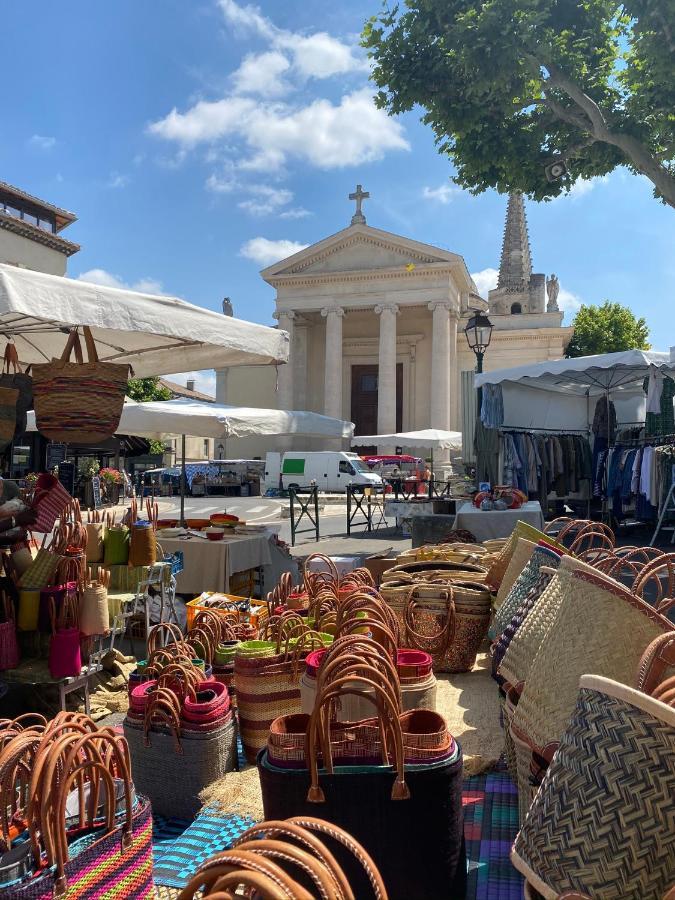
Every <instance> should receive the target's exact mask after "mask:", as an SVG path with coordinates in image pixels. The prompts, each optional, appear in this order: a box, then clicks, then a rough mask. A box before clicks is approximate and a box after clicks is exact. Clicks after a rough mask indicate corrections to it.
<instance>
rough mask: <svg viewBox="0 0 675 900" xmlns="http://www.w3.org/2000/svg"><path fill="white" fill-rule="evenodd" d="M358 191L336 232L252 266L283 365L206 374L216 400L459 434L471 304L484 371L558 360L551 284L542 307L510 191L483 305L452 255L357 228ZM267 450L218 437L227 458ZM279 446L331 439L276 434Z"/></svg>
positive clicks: (364, 430)
mask: <svg viewBox="0 0 675 900" xmlns="http://www.w3.org/2000/svg"><path fill="white" fill-rule="evenodd" d="M367 196H368V195H367V194H365V193H364V192H363V191H362V190H361V187H360V185H359V186H358V188H357V191H356V192H355V193H354V194H352V195H350V199H353V200H356V212H355V214H354V216H353V217H352V220H351V223H350V224H349V226H348V227H347V228H345V229H343V230H342V231H339V232H337V233H336V234H333V235H331V236H330V237H327V238H325V239H324V240H322V241H319V242H318V243H316V244H313V245H311V246H310V247H307V248H306V249H305V250H302V251H300V252H299V253H296V254H294V255H293V256H290V257H288V258H287V259H284V260H281V261H280V262H278V263H275V264H274V265H272V266H269V267H268V268H266V269H264V270H263V272H262V273H261V274H262V277H263V278H264V280H265V281H266V282H267V283H268V284H270V285H271V286H272V287H273V288H274V289H275V290H276V304H275V305H276V309H275V311H274V313H273V315H274V318H275V319H276V320H277V322H278V326H279V327H280V328H283V329H284V330H285V331H288V332H289V334H290V337H291V352H290V360H289V364H288V365H286V366H281V367H279V370H278V373H275V372H273V371H272V372H270V371H269V370H263V369H255V368H234V369H231V370H224V371H222V372H218V373H217V400H218V402H221V403H230V404H236V405H245V406H259V407H275V408H279V409H308V410H312V411H315V412H321V413H325V414H326V415H329V416H334V417H337V418H341V419H347V420H350V421H352V422H354V424H355V426H356V427H355V434H356V435H359V434H374V433H379V434H383V433H391V432H394V431H413V430H419V429H422V428H440V429H445V430H460V420H461V400H460V373H461V372H462V371H468V370H472V369H473V368H474V365H475V358H474V356H473V353H472V352H471V351H470V349H469V347H468V345H467V342H466V338H465V336H464V327H465V325H466V321H467V320H468V318H469V316H470V315H471V312H472V310H474V309H483V310H485V309H488V307H489V315H490V318H491V321H492V322H493V324H494V326H495V328H494V331H493V335H492V342H491V344H490V348H489V350H488V352H487V354H486V356H485V368H486V369H487V368H490V369H495V368H502V367H506V366H513V365H519V364H522V363H530V362H539V361H541V360H546V359H557V358H559V357H561V356H563V355H564V351H565V347H566V346H567V343H568V342H569V340H570V338H571V335H572V329H570V328H563V327H562V313H561V312H559V311H558V308H557V303H556V297H557V280H556V279H555V278H554V277H553V280H551V282H550V283H549V300H548V302H547V301H546V296H545V294H546V283H545V277H544V276H543V275H538V274H533V273H532V264H531V256H530V246H529V238H528V233H527V222H526V218H525V209H524V203H523V198H522V196H520V195H518V194H512V195H511V196H510V198H509V203H508V210H507V219H506V227H505V232H504V242H503V249H502V257H501V262H500V270H499V283H498V287H497V288H496V289H495V290H494V291H490V294H489V298H488V303H486V301H485V300H483V299H482V298H481V297H479V296H478V292H477V290H476V286H475V284H474V282H473V280H472V278H471V275H470V274H469V271H468V269H467V266H466V263H465V262H464V259H463V258H462V257H461V256H459V255H457V254H456V253H451V252H449V251H447V250H442V249H440V248H438V247H433V246H431V245H429V244H424V243H420V242H419V241H414V240H411V239H409V238H406V237H402V236H400V235H396V234H391V233H390V232H386V231H382V230H380V229H378V228H374V227H372V226H370V225H368V224H367V222H366V218H365V215H364V214H363V211H362V206H361V204H362V201H363V200H364V199H367ZM292 441H295V443H294V444H293V443H292ZM279 446H280V442H279V440H278V439H267V440H266V441H261V440H252V439H236V440H230V441H228V447H227V455H228V456H229V457H230V458H232V457H233V456H235V455H236V456H242V457H247V456H251V455H256V456H259V455H261V454H263V453H264V452H265V451H266V450H267V449H278V448H279ZM286 446H287V447H290V446H296V447H298V448H299V447H302V448H303V449H320V448H329V447H331V444H330V442H326V441H324V442H323V443H321V442H317V441H312V440H307V439H302V440H301V439H287V440H286ZM333 446H334V445H333ZM389 449H391V448H380V451H384V450H389ZM420 450H421V451H422V452H426V449H425V448H420Z"/></svg>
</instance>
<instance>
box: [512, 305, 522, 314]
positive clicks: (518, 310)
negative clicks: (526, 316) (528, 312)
mask: <svg viewBox="0 0 675 900" xmlns="http://www.w3.org/2000/svg"><path fill="white" fill-rule="evenodd" d="M522 311H523V308H522V306H521V305H520V303H512V304H511V315H512V316H517V315H520V313H521V312H522Z"/></svg>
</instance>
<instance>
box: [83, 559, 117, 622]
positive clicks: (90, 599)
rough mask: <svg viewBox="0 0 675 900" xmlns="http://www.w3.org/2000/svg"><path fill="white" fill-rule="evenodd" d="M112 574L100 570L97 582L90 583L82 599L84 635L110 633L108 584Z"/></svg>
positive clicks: (85, 588)
mask: <svg viewBox="0 0 675 900" xmlns="http://www.w3.org/2000/svg"><path fill="white" fill-rule="evenodd" d="M109 583H110V572H107V571H105V570H99V572H98V575H97V580H96V581H89V582H87V584H86V585H85V587H84V590H83V591H82V594H81V597H80V631H81V632H82V634H85V635H91V634H107V633H108V632H109V631H110V610H109V607H108V584H109Z"/></svg>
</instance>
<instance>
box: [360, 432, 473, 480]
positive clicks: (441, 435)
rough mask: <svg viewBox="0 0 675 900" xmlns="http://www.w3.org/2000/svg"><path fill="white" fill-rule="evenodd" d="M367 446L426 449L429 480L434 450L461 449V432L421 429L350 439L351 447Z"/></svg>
mask: <svg viewBox="0 0 675 900" xmlns="http://www.w3.org/2000/svg"><path fill="white" fill-rule="evenodd" d="M367 444H377V445H382V444H385V445H387V446H392V445H393V446H396V447H428V448H429V450H430V451H431V478H432V480H433V477H434V450H456V451H461V449H462V433H461V431H442V430H441V429H439V428H423V429H422V430H421V431H398V432H396V433H395V434H366V435H361V434H360V435H358V437H354V438H352V447H363V446H365V445H367Z"/></svg>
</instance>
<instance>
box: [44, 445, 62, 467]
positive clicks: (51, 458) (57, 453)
mask: <svg viewBox="0 0 675 900" xmlns="http://www.w3.org/2000/svg"><path fill="white" fill-rule="evenodd" d="M65 458H66V445H65V444H47V461H46V466H45V467H46V469H47V471H48V472H51V470H52V469H53V468H54V467H55V466H59V465H61V463H62V462H63V461H64V459H65Z"/></svg>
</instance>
